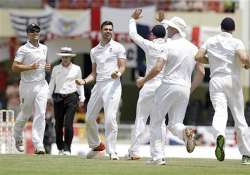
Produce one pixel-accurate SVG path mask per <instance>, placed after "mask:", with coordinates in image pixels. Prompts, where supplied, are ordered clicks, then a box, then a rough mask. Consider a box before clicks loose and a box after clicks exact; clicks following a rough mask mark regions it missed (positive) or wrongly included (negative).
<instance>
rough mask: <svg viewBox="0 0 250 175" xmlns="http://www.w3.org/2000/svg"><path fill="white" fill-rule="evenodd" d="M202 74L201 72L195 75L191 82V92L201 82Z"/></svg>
mask: <svg viewBox="0 0 250 175" xmlns="http://www.w3.org/2000/svg"><path fill="white" fill-rule="evenodd" d="M203 78H204V76H203V75H201V74H198V75H195V76H194V79H193V81H192V84H191V93H192V92H193V91H194V90H195V89H196V88H197V87H198V86H199V84H200V83H201V82H202V80H203Z"/></svg>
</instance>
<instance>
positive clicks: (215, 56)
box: [202, 32, 245, 78]
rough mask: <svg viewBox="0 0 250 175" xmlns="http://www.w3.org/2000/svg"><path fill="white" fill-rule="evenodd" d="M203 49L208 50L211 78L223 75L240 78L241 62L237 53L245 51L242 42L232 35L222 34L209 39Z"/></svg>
mask: <svg viewBox="0 0 250 175" xmlns="http://www.w3.org/2000/svg"><path fill="white" fill-rule="evenodd" d="M202 48H203V49H206V50H207V56H208V61H209V65H210V71H211V74H210V77H213V76H216V75H219V74H221V73H223V74H226V75H233V76H236V77H237V78H240V62H239V60H238V59H237V57H236V55H235V51H236V50H245V47H244V44H243V43H242V41H241V40H239V39H237V38H234V37H233V36H232V34H230V33H227V32H221V33H220V34H218V35H216V36H213V37H211V38H209V39H208V40H207V41H206V42H205V43H204V44H203V45H202Z"/></svg>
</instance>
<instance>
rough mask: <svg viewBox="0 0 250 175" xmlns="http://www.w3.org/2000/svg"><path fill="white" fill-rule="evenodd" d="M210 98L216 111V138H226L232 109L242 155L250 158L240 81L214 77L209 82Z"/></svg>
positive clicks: (230, 77)
mask: <svg viewBox="0 0 250 175" xmlns="http://www.w3.org/2000/svg"><path fill="white" fill-rule="evenodd" d="M209 92H210V98H211V101H212V104H213V107H214V110H215V113H214V117H213V123H212V126H213V129H214V133H213V134H214V136H215V138H216V137H217V136H218V135H223V136H225V130H226V125H227V119H228V113H227V106H228V107H229V108H230V110H231V112H232V115H233V119H234V122H235V128H236V132H237V143H238V146H239V151H240V153H241V154H242V155H248V156H250V137H249V133H248V125H247V123H246V119H245V116H244V99H243V92H242V88H241V83H240V79H238V78H236V77H232V76H216V77H212V79H211V80H210V82H209Z"/></svg>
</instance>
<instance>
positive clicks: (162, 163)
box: [146, 158, 166, 165]
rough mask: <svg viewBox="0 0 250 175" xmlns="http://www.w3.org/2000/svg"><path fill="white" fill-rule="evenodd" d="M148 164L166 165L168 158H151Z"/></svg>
mask: <svg viewBox="0 0 250 175" xmlns="http://www.w3.org/2000/svg"><path fill="white" fill-rule="evenodd" d="M146 164H148V165H166V160H165V159H164V158H162V159H157V160H153V159H151V160H149V161H147V162H146Z"/></svg>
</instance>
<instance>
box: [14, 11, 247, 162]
mask: <svg viewBox="0 0 250 175" xmlns="http://www.w3.org/2000/svg"><path fill="white" fill-rule="evenodd" d="M141 14H142V10H141V9H136V10H135V11H134V12H133V13H132V15H131V19H130V21H129V36H130V37H131V39H132V40H133V41H134V42H135V43H136V44H137V45H138V46H139V47H141V48H142V49H143V50H144V52H145V54H146V66H147V69H146V75H145V76H144V77H140V78H138V79H137V80H136V85H137V86H138V87H139V88H141V89H140V93H139V98H138V101H137V110H136V120H135V127H134V129H133V131H132V138H131V146H130V148H129V150H128V155H127V158H128V159H129V160H138V159H140V158H141V157H140V155H139V149H140V144H141V139H142V138H141V137H142V135H143V133H144V130H145V126H146V121H147V118H148V116H150V150H151V151H150V153H151V158H152V159H151V160H150V161H148V162H147V163H148V164H155V165H165V164H166V160H165V153H164V146H165V138H166V137H165V135H166V125H165V116H166V114H168V125H167V128H168V129H169V130H170V131H171V132H172V133H173V134H174V135H175V136H177V137H179V138H180V139H181V140H183V141H184V142H185V146H186V150H187V151H188V152H189V153H192V152H193V150H194V149H195V133H194V128H189V127H186V126H185V125H184V124H183V120H184V117H185V112H186V108H187V105H188V101H189V96H190V94H191V93H192V92H193V91H194V90H195V89H196V87H197V86H198V85H199V84H200V82H201V81H202V80H203V77H204V74H205V71H204V64H209V66H210V71H211V75H210V77H211V80H210V82H209V92H210V98H211V101H212V104H213V107H214V109H215V114H214V118H213V123H212V126H213V130H214V132H213V134H214V136H215V138H216V149H215V156H216V158H217V160H219V161H223V160H224V158H225V151H224V147H225V129H226V123H227V118H228V116H227V115H228V114H227V107H229V108H230V110H231V112H232V115H233V118H234V121H235V127H236V131H237V141H238V142H237V143H238V145H239V150H240V153H241V154H242V164H250V137H249V134H248V125H247V123H246V120H245V116H244V103H243V93H242V87H241V84H240V68H241V67H243V68H245V69H248V68H249V67H250V59H249V56H248V54H247V52H246V49H245V47H244V45H243V43H242V42H241V41H240V40H239V39H236V38H234V37H233V36H232V32H233V31H234V30H235V23H234V21H233V19H232V18H224V19H223V20H222V22H221V33H220V34H218V35H216V36H214V37H211V38H209V39H208V40H207V41H206V42H205V43H204V44H203V45H202V46H201V48H200V49H199V50H198V48H197V47H196V46H195V45H193V44H192V43H191V42H189V41H188V40H187V39H185V29H186V27H187V25H186V23H185V21H184V20H183V19H182V18H180V17H173V18H171V19H170V20H167V19H164V18H165V17H164V13H162V12H160V14H159V16H158V18H157V20H158V21H159V22H160V24H159V25H155V26H154V27H153V28H152V31H151V40H147V39H144V38H142V37H141V36H140V35H139V34H138V33H137V29H136V21H137V20H139V19H140V18H141V17H142V15H141ZM100 31H101V41H100V42H99V44H98V45H97V46H95V47H94V48H92V49H91V51H90V57H91V61H92V72H91V73H90V74H89V75H88V76H87V77H86V78H84V79H81V70H80V67H79V66H77V65H74V64H73V63H71V57H73V56H74V54H73V53H72V49H71V48H68V47H63V48H61V52H60V53H59V54H58V55H59V56H61V57H62V62H61V63H60V64H59V65H57V66H55V67H54V69H53V71H52V78H51V81H50V83H49V86H48V84H47V82H46V81H45V71H50V69H51V66H50V64H48V63H46V57H47V47H46V46H45V45H43V44H41V43H39V32H40V27H39V26H38V25H36V24H30V25H28V27H27V35H28V41H27V43H26V44H25V45H23V46H21V47H20V48H19V49H18V51H17V54H16V57H15V59H14V63H13V65H12V69H13V71H15V72H20V73H21V81H20V88H19V89H20V101H21V112H20V113H19V114H18V117H17V119H16V124H15V128H14V131H15V133H14V138H15V141H16V148H17V150H18V151H21V152H23V151H24V147H23V138H22V131H23V128H24V126H25V123H26V121H27V120H28V119H29V118H30V116H31V115H33V125H32V142H33V145H34V147H35V153H36V154H44V153H45V150H44V147H43V136H44V129H45V110H46V103H47V99H48V98H49V99H51V100H53V103H54V108H55V112H56V117H55V118H56V137H57V138H56V144H57V147H58V150H59V154H61V155H70V154H71V142H72V138H73V118H74V117H73V116H74V115H73V114H74V113H75V110H76V107H77V101H78V100H80V102H81V103H79V104H80V105H82V103H83V101H84V99H85V97H84V89H83V86H84V85H86V84H88V83H90V82H93V81H95V82H96V83H95V85H94V87H93V89H92V91H91V96H90V100H89V102H88V105H87V113H86V128H87V139H88V144H89V147H90V148H91V151H90V152H89V153H88V154H87V158H89V159H91V158H95V157H96V155H98V154H99V153H100V152H103V151H104V150H106V153H107V154H108V155H109V158H110V160H119V157H118V155H117V152H116V142H117V133H118V125H117V121H116V114H117V111H118V107H119V103H120V99H121V93H122V88H121V82H120V77H121V76H122V74H123V73H124V71H125V68H126V50H125V48H124V47H123V46H122V45H121V44H120V43H118V42H116V41H114V40H113V39H112V35H113V23H112V22H111V21H105V22H103V23H102V25H101V29H100ZM193 72H195V74H194V76H193V77H192V74H193ZM191 77H192V79H191ZM76 92H77V93H76ZM78 94H79V95H80V96H79V99H78ZM102 108H104V114H105V122H104V126H105V137H106V139H105V140H106V141H105V143H103V142H101V140H100V138H99V135H98V124H97V122H96V119H97V116H98V114H99V112H100V110H101V109H102ZM63 126H64V127H65V129H64V130H63ZM63 134H64V136H63Z"/></svg>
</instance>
